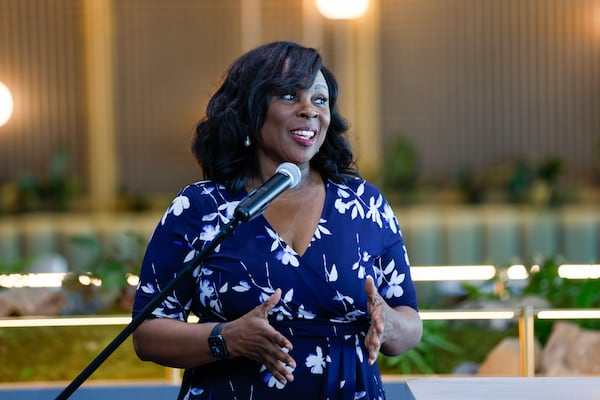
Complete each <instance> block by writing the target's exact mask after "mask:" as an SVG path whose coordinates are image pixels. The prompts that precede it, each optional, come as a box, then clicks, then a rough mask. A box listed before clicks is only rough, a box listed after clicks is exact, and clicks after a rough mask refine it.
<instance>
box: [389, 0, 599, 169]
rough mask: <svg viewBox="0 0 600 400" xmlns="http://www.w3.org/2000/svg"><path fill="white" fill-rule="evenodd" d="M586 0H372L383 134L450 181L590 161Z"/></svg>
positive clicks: (591, 43)
mask: <svg viewBox="0 0 600 400" xmlns="http://www.w3.org/2000/svg"><path fill="white" fill-rule="evenodd" d="M599 9H600V2H598V1H597V0H444V1H440V0H382V10H384V12H382V31H383V34H382V37H383V43H382V46H383V52H382V53H383V54H384V59H383V60H382V81H383V84H382V87H383V101H382V104H383V110H382V119H383V130H384V132H383V136H384V143H389V142H390V141H392V140H393V137H394V135H397V134H403V135H406V136H408V137H410V138H412V140H413V141H414V142H415V143H416V145H417V147H418V149H419V152H420V154H421V156H422V160H423V168H424V173H425V174H429V176H437V177H438V178H443V177H446V178H453V177H454V176H455V175H454V174H455V173H456V171H457V170H458V169H459V168H461V167H462V166H465V165H471V166H474V167H477V168H478V169H480V170H485V169H488V168H494V167H495V166H497V165H499V164H502V163H506V162H510V161H513V160H515V159H516V158H518V157H531V158H534V159H538V160H539V159H544V158H546V157H550V156H554V155H557V156H559V157H561V158H562V159H563V160H564V161H565V162H566V166H567V173H568V174H569V176H570V178H573V179H575V180H578V179H579V178H582V177H586V178H590V177H591V176H594V175H595V174H597V172H598V171H597V170H596V169H595V168H596V166H597V165H598V162H599V161H600V153H599V152H598V145H599V144H600V117H599V115H600V58H599V57H600V20H599V18H598V12H599Z"/></svg>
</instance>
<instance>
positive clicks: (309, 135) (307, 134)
mask: <svg viewBox="0 0 600 400" xmlns="http://www.w3.org/2000/svg"><path fill="white" fill-rule="evenodd" d="M292 134H293V135H298V136H302V137H303V138H306V139H310V138H312V137H313V136H315V133H314V132H313V131H292Z"/></svg>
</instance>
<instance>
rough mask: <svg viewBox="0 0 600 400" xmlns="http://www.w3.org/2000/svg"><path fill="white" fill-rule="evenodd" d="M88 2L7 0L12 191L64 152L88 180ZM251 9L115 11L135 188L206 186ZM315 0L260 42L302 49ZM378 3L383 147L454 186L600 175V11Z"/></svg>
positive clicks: (481, 2) (185, 2)
mask: <svg viewBox="0 0 600 400" xmlns="http://www.w3.org/2000/svg"><path fill="white" fill-rule="evenodd" d="M82 1H83V0H53V1H48V0H0V80H1V81H3V82H5V83H6V84H7V85H8V86H9V87H10V88H11V89H12V91H13V94H14V96H15V113H14V115H13V118H12V119H11V120H10V121H9V123H8V124H7V125H5V126H3V127H0V182H4V181H6V180H9V179H12V178H14V177H15V176H16V174H17V173H18V172H19V171H23V170H32V171H33V172H38V173H43V172H44V171H43V170H44V168H45V167H46V165H47V161H48V160H49V158H50V155H51V153H52V151H53V150H54V149H55V148H56V146H58V145H64V146H66V147H67V149H68V150H69V152H70V154H71V156H72V158H73V159H72V165H73V166H74V169H76V170H77V172H78V174H79V176H80V177H81V178H82V179H83V180H84V182H85V179H86V173H85V171H86V160H85V152H86V148H85V145H86V136H87V132H86V126H85V121H86V113H87V111H88V110H86V109H85V104H86V101H85V93H84V87H85V85H83V79H84V76H83V75H84V70H83V68H82V62H83V60H82V57H83V50H82V49H83V45H84V44H83V43H82V40H83V38H82V26H81V21H82V18H81V4H82V3H81V2H82ZM240 1H242V0H221V1H201V0H177V1H170V2H165V1H164V0H119V1H116V0H115V2H114V9H115V18H116V20H115V22H116V23H115V28H116V32H115V35H116V36H115V39H116V52H117V54H116V58H115V61H116V63H117V65H116V68H115V73H116V76H117V78H116V79H117V82H116V87H115V90H116V93H117V110H116V112H117V114H116V115H117V121H116V125H117V131H118V149H117V151H118V160H119V166H118V171H119V176H120V183H121V185H122V187H124V188H127V189H128V190H129V191H130V192H134V193H135V192H138V193H141V194H157V193H160V194H167V195H171V194H172V193H173V191H174V190H176V188H178V187H179V186H181V185H183V184H186V183H188V182H190V181H192V180H195V179H198V178H199V176H200V171H199V169H198V168H197V167H196V165H195V163H194V160H193V159H192V156H191V154H190V152H189V149H188V144H189V138H190V135H191V133H192V129H193V126H194V124H195V123H196V122H197V119H198V118H200V116H201V114H202V110H203V107H204V105H205V104H206V101H207V99H208V96H209V94H210V92H211V91H212V89H213V88H214V85H215V83H216V81H217V79H218V77H219V75H220V74H221V73H222V72H223V71H224V69H225V68H226V67H227V66H228V65H229V64H230V62H231V61H232V60H233V59H234V58H235V57H237V56H238V55H239V54H240V52H241V50H242V49H241V47H242V44H241V35H242V32H241V23H240V20H241V17H240V9H241V6H240ZM303 1H306V0H294V1H291V0H290V1H286V2H281V1H277V0H259V3H260V4H261V7H262V8H261V10H260V13H259V14H258V15H260V20H261V22H262V26H261V29H260V36H261V37H260V40H261V41H267V40H275V39H290V40H296V41H302V39H303V37H305V35H304V33H305V32H302V30H303V27H305V26H306V24H303V21H302V18H303V17H302V12H303ZM378 1H379V3H380V4H379V8H380V10H381V38H382V49H381V50H382V51H381V55H382V59H381V76H380V77H378V76H369V77H365V78H364V79H381V84H380V87H381V88H382V90H383V91H382V99H381V102H380V103H381V106H382V107H381V120H382V124H381V126H382V143H373V145H374V146H377V145H382V146H384V147H383V148H388V147H389V146H388V144H389V143H390V142H391V141H392V140H393V137H394V136H395V135H399V134H405V135H408V136H409V137H411V138H412V139H413V140H414V142H415V143H416V145H417V146H418V149H419V152H420V154H421V156H422V159H423V173H424V175H426V176H429V177H434V178H437V179H439V180H443V179H446V180H448V179H451V178H453V177H454V176H455V172H456V171H457V170H458V169H459V168H460V167H462V166H464V165H467V164H469V165H472V166H475V167H477V168H479V169H480V170H485V169H487V168H491V167H493V166H495V165H497V164H499V163H504V162H508V161H511V160H514V159H515V158H516V157H519V156H532V157H537V158H544V157H548V156H551V155H559V156H561V157H562V158H563V159H564V160H565V161H566V162H567V167H568V171H567V173H568V177H569V178H572V179H573V180H574V181H577V180H579V179H583V178H590V177H592V176H595V175H597V173H598V172H597V169H596V168H597V165H598V163H599V160H600V156H599V155H598V150H597V148H598V143H599V142H600V117H599V115H600V112H599V110H600V17H599V15H600V11H599V10H600V0H378ZM335 26H337V25H336V24H335V23H331V22H329V21H324V22H323V37H322V38H321V39H320V42H321V43H323V48H322V49H321V50H322V51H323V52H324V54H325V57H326V60H327V61H328V64H329V65H330V66H331V67H332V68H333V70H334V71H335V68H336V65H335V60H336V54H335V49H334V43H335V40H333V39H334V34H335V32H336V30H335V29H334V27H335ZM91 79H93V77H91ZM341 104H343V102H342V103H341ZM343 111H344V110H342V112H343ZM346 116H347V117H348V118H349V119H350V120H351V121H352V119H353V118H354V117H353V116H352V115H346Z"/></svg>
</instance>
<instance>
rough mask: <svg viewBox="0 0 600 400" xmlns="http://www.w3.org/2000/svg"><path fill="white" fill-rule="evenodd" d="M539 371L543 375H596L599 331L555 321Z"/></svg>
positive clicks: (599, 358)
mask: <svg viewBox="0 0 600 400" xmlns="http://www.w3.org/2000/svg"><path fill="white" fill-rule="evenodd" d="M540 372H541V373H542V374H544V375H546V376H577V375H598V374H600V332H599V331H594V330H586V329H582V328H580V327H579V326H577V325H576V324H573V323H571V322H563V321H558V322H556V323H555V324H554V327H553V329H552V333H551V335H550V338H549V339H548V343H547V344H546V347H545V348H544V352H543V354H542V365H541V370H540Z"/></svg>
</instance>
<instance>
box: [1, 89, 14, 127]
mask: <svg viewBox="0 0 600 400" xmlns="http://www.w3.org/2000/svg"><path fill="white" fill-rule="evenodd" d="M12 112H13V99H12V95H11V94H10V90H8V88H7V87H6V85H5V84H4V83H2V82H0V126H2V125H4V124H5V123H6V122H8V120H9V119H10V116H11V115H12Z"/></svg>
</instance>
